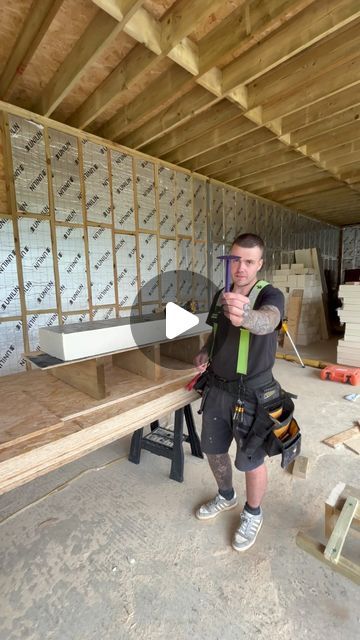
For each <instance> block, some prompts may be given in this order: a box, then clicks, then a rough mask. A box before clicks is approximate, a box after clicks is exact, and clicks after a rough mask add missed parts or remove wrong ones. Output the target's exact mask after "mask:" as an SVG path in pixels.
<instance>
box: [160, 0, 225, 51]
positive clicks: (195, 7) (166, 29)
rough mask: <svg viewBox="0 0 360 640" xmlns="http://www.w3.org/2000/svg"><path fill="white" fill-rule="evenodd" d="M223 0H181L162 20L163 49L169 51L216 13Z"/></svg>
mask: <svg viewBox="0 0 360 640" xmlns="http://www.w3.org/2000/svg"><path fill="white" fill-rule="evenodd" d="M222 4H223V0H211V2H210V3H209V2H208V0H179V1H178V2H176V3H175V5H173V7H172V8H171V9H170V11H169V12H167V13H166V14H165V16H164V17H163V18H162V20H161V50H162V52H166V53H167V52H169V51H171V49H173V48H174V47H175V46H176V45H177V44H178V43H179V42H180V41H181V40H182V39H183V38H185V37H186V36H187V35H188V34H189V33H191V32H192V31H194V29H195V28H196V26H197V25H198V24H201V22H202V21H203V20H205V19H206V18H208V17H209V16H210V15H211V14H215V13H216V11H217V9H219V8H220V7H221V6H222Z"/></svg>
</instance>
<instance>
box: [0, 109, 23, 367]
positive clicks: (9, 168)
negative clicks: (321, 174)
mask: <svg viewBox="0 0 360 640" xmlns="http://www.w3.org/2000/svg"><path fill="white" fill-rule="evenodd" d="M0 118H1V124H2V131H1V133H2V138H3V145H4V149H5V158H6V160H5V176H6V190H7V196H8V208H9V212H10V213H11V217H12V223H13V231H14V243H15V252H16V273H17V278H18V282H19V296H20V309H21V322H22V336H23V341H24V349H25V351H29V335H28V331H27V318H26V301H25V285H24V273H23V268H22V258H21V251H20V233H19V222H18V217H17V215H16V214H17V200H16V190H15V179H14V165H13V156H12V149H11V140H10V131H9V117H8V114H7V112H5V111H2V112H1V113H0ZM27 368H28V365H27Z"/></svg>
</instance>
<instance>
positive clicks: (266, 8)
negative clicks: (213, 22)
mask: <svg viewBox="0 0 360 640" xmlns="http://www.w3.org/2000/svg"><path fill="white" fill-rule="evenodd" d="M310 4H313V0H304V1H302V2H298V1H296V2H292V1H290V2H284V1H283V0H272V2H271V3H270V4H269V3H268V2H259V3H246V5H245V7H244V6H241V7H240V8H239V9H237V10H235V11H234V12H233V13H231V14H230V15H229V17H228V18H227V19H225V20H223V21H222V22H221V23H220V25H219V26H218V27H216V28H215V29H213V30H212V31H210V33H209V34H207V35H206V36H205V37H204V38H203V39H202V40H201V42H200V46H199V57H200V71H201V72H203V71H205V70H207V69H209V68H210V67H212V66H215V65H218V64H219V63H220V62H221V61H222V60H223V59H224V58H230V57H234V58H235V57H236V62H238V65H237V66H236V68H235V69H232V71H231V76H232V77H233V78H234V82H233V83H232V84H231V86H230V84H229V86H228V88H227V91H229V90H230V89H232V88H233V87H235V86H237V85H239V84H240V83H241V82H242V80H240V81H239V82H236V76H237V73H238V72H239V66H240V68H241V64H240V60H241V59H242V57H243V56H244V55H246V53H245V52H246V51H247V50H248V49H249V50H250V51H251V50H252V48H254V49H257V47H259V44H261V41H262V40H263V39H265V38H266V39H267V38H268V37H271V35H270V34H271V33H272V32H273V31H276V30H277V29H279V27H280V26H281V25H282V24H283V23H284V22H286V21H287V20H290V19H291V18H292V21H295V22H296V15H297V13H299V12H300V11H302V10H303V9H304V8H306V7H307V6H308V5H310ZM231 54H233V55H231ZM228 66H229V65H228Z"/></svg>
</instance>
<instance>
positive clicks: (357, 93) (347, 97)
mask: <svg viewBox="0 0 360 640" xmlns="http://www.w3.org/2000/svg"><path fill="white" fill-rule="evenodd" d="M358 104H360V82H359V83H357V84H355V85H353V86H351V87H349V88H348V89H344V90H343V91H339V92H338V93H335V94H333V95H331V96H326V97H325V98H323V99H322V100H319V101H318V102H315V104H312V105H310V106H307V107H303V108H302V109H300V110H298V111H296V112H295V113H292V114H290V115H287V116H284V117H283V118H282V119H281V134H286V133H290V132H291V131H294V130H295V129H300V128H301V127H306V126H308V125H311V124H314V123H315V122H321V121H322V120H324V119H326V118H328V117H330V116H333V115H335V114H337V113H340V112H341V111H343V110H345V109H349V108H350V107H353V106H354V105H358Z"/></svg>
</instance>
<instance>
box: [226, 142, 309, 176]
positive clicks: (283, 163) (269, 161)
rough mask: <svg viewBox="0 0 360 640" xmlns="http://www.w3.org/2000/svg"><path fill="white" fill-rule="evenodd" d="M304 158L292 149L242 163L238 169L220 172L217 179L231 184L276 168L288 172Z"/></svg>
mask: <svg viewBox="0 0 360 640" xmlns="http://www.w3.org/2000/svg"><path fill="white" fill-rule="evenodd" d="M302 158H303V156H301V155H300V154H299V153H296V152H295V151H292V150H291V149H288V150H286V151H283V152H279V151H276V152H275V153H272V154H270V155H269V156H265V157H263V158H257V159H256V160H253V161H252V162H249V161H248V162H245V163H242V164H241V165H239V166H238V167H236V166H235V167H234V168H233V169H232V170H231V171H229V170H227V171H223V172H219V173H218V174H217V176H216V179H217V180H221V181H223V182H231V181H232V180H235V179H238V178H244V177H245V176H251V175H252V174H254V173H262V172H263V171H266V170H267V169H275V168H276V167H283V168H284V169H285V170H286V168H287V167H288V166H289V165H290V164H291V165H292V164H293V163H294V162H297V161H299V160H301V159H302Z"/></svg>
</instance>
